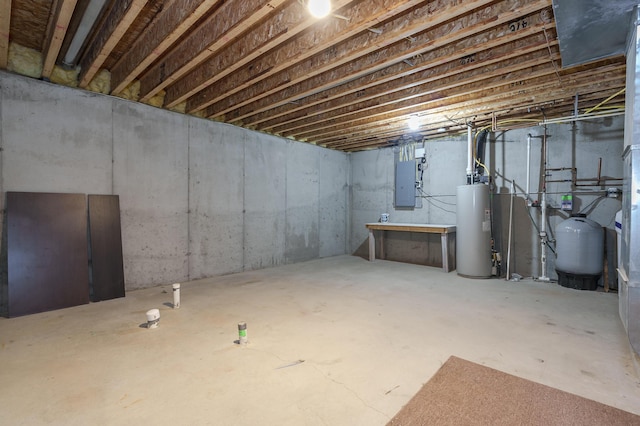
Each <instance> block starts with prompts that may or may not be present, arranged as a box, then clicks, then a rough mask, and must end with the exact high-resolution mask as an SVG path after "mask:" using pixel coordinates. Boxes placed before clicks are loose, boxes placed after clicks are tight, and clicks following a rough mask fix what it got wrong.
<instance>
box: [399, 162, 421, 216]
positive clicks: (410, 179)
mask: <svg viewBox="0 0 640 426" xmlns="http://www.w3.org/2000/svg"><path fill="white" fill-rule="evenodd" d="M394 204H395V206H396V207H415V206H416V162H415V160H411V161H399V162H397V163H396V192H395V203H394Z"/></svg>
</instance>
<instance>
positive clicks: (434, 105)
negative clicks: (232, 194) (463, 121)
mask: <svg viewBox="0 0 640 426" xmlns="http://www.w3.org/2000/svg"><path fill="white" fill-rule="evenodd" d="M620 67H621V65H617V66H616V67H615V68H614V71H613V72H620ZM564 73H565V74H564V75H563V74H561V76H562V77H563V81H562V83H561V82H559V81H558V79H557V77H556V75H555V72H554V69H553V68H552V67H550V66H548V65H545V66H538V67H536V68H535V69H532V70H531V71H526V70H525V71H524V72H520V73H513V74H512V75H509V76H508V78H506V77H505V76H501V75H497V76H495V77H489V78H487V79H486V80H482V81H480V82H476V83H471V84H461V85H460V86H457V87H454V88H452V89H450V90H448V91H442V90H436V91H426V93H425V94H424V95H419V96H412V97H410V98H409V99H404V100H401V101H398V102H388V103H387V104H386V105H379V104H378V102H376V101H370V102H365V103H363V105H358V107H357V108H354V107H347V108H345V114H344V115H343V116H342V117H340V118H341V120H340V121H339V122H340V123H341V125H342V126H345V125H348V126H349V128H350V129H351V130H352V129H353V123H355V122H361V121H362V120H365V121H367V120H371V121H373V120H375V119H376V117H381V116H385V115H387V114H389V113H391V112H398V111H400V112H401V114H402V115H407V116H408V115H410V114H414V113H419V112H422V111H424V110H426V109H428V111H429V113H430V114H433V113H436V112H437V110H438V108H439V107H440V106H442V105H445V104H446V103H447V102H451V99H454V98H462V97H465V96H466V97H468V96H470V95H472V94H473V95H474V96H477V94H478V93H484V94H486V93H487V91H488V90H490V89H494V88H501V94H504V93H505V92H507V93H511V92H513V91H514V88H516V89H517V90H518V91H519V92H521V93H526V92H527V90H530V86H533V85H535V84H536V83H538V82H541V81H542V82H550V83H551V84H556V85H558V86H560V85H562V84H566V85H569V84H570V81H571V80H572V79H574V78H578V77H581V76H582V75H584V74H583V73H577V72H576V73H571V74H569V73H568V72H567V71H564ZM565 80H566V81H565ZM483 96H484V95H483ZM349 110H351V111H349ZM319 122H321V123H322V124H320V125H314V126H313V127H315V129H314V130H309V131H305V132H295V136H297V137H299V138H313V139H314V140H317V138H318V137H321V136H323V135H326V134H330V133H335V131H336V130H337V129H339V128H340V127H338V126H337V123H338V121H336V120H335V119H328V120H326V121H323V120H319ZM288 136H292V135H288Z"/></svg>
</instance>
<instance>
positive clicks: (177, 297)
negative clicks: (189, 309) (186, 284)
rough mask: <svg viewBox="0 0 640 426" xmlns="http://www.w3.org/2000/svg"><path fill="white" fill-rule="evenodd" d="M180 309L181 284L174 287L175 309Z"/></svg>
mask: <svg viewBox="0 0 640 426" xmlns="http://www.w3.org/2000/svg"><path fill="white" fill-rule="evenodd" d="M179 307H180V283H175V284H174V285H173V309H178V308H179Z"/></svg>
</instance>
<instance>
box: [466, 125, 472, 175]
mask: <svg viewBox="0 0 640 426" xmlns="http://www.w3.org/2000/svg"><path fill="white" fill-rule="evenodd" d="M472 127H473V123H471V122H469V123H467V185H471V184H472V183H473V129H472Z"/></svg>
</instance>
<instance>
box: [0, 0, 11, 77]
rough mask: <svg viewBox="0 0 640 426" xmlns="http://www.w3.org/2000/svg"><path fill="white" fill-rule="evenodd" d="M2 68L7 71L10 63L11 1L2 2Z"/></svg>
mask: <svg viewBox="0 0 640 426" xmlns="http://www.w3.org/2000/svg"><path fill="white" fill-rule="evenodd" d="M0 10H3V11H4V12H3V13H2V14H0V68H1V69H7V64H8V61H9V29H10V28H11V0H0Z"/></svg>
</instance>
